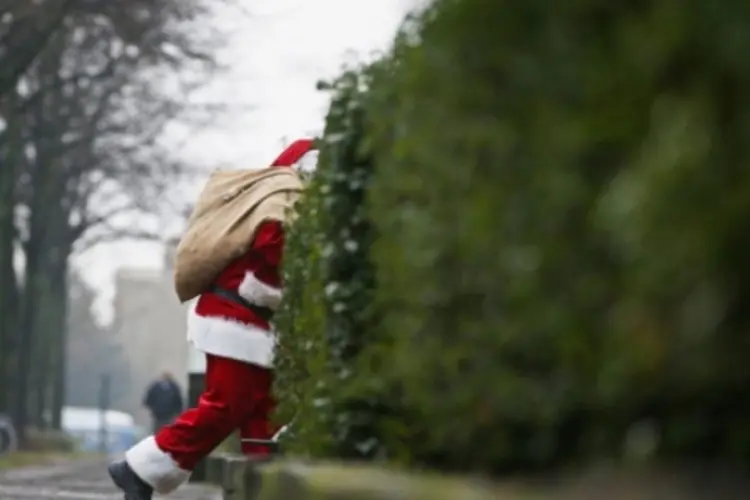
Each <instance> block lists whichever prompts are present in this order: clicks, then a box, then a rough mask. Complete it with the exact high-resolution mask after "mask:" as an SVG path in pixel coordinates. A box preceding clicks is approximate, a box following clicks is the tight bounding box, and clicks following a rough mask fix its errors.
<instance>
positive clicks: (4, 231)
mask: <svg viewBox="0 0 750 500" xmlns="http://www.w3.org/2000/svg"><path fill="white" fill-rule="evenodd" d="M16 97H17V96H16V94H15V92H12V93H10V94H9V95H8V96H7V99H6V100H5V102H4V103H3V104H4V106H3V116H4V117H6V121H7V129H6V131H5V133H6V134H7V135H6V142H5V144H4V147H3V151H2V153H3V154H2V163H1V164H0V412H8V413H9V414H10V416H11V418H12V419H13V422H14V424H15V425H17V424H18V423H19V422H21V421H22V420H23V418H24V416H23V415H24V414H23V413H22V412H21V411H19V408H17V405H16V402H17V401H18V398H17V393H18V387H17V385H16V382H17V373H18V369H17V368H18V366H17V361H18V360H17V354H18V347H19V346H18V330H17V327H18V323H17V320H18V313H17V311H18V303H19V297H18V278H17V276H16V272H15V268H14V266H13V256H14V244H15V242H16V228H15V222H14V215H15V207H16V177H17V175H18V171H19V168H18V167H19V165H18V164H19V161H20V152H21V151H22V147H23V145H22V143H21V125H22V124H21V123H20V122H19V120H18V119H17V115H16V114H15V113H14V110H15V107H16V103H17V101H16Z"/></svg>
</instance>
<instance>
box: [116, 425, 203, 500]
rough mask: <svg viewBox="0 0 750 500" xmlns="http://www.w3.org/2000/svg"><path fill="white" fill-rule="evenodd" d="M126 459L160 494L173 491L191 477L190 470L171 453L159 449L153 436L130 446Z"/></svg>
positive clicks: (134, 470)
mask: <svg viewBox="0 0 750 500" xmlns="http://www.w3.org/2000/svg"><path fill="white" fill-rule="evenodd" d="M125 460H126V461H127V462H128V465H130V468H131V469H133V472H135V473H136V474H137V475H138V477H140V478H141V479H142V480H143V481H144V482H146V483H148V484H149V485H150V486H151V487H152V488H153V489H154V491H155V492H156V493H159V494H160V495H166V494H167V493H171V492H172V491H174V490H176V489H177V487H179V486H180V485H181V484H182V483H184V482H185V481H187V480H188V478H189V477H190V471H187V470H185V469H181V468H180V466H179V465H177V464H176V463H175V461H174V460H172V457H170V456H169V454H167V453H166V452H164V451H162V450H161V449H159V447H158V446H157V445H156V440H155V439H154V437H153V436H149V437H147V438H146V439H144V440H142V441H141V442H139V443H137V444H136V445H135V446H133V447H132V448H130V449H129V450H128V451H127V452H126V453H125Z"/></svg>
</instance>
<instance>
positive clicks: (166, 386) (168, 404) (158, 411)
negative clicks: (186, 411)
mask: <svg viewBox="0 0 750 500" xmlns="http://www.w3.org/2000/svg"><path fill="white" fill-rule="evenodd" d="M143 405H144V406H145V407H146V408H148V409H149V410H150V411H151V414H152V415H153V416H154V417H155V418H159V419H162V418H171V417H174V416H176V415H177V414H179V413H180V412H181V411H182V408H183V402H182V393H181V391H180V387H179V386H178V385H177V384H176V383H175V382H174V381H171V380H164V379H162V380H157V381H155V382H154V383H153V384H151V385H150V386H149V388H148V390H147V391H146V395H145V396H144V398H143Z"/></svg>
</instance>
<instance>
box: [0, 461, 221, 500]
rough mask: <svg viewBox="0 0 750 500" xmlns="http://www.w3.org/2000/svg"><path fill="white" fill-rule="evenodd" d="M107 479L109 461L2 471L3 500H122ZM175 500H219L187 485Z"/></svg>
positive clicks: (213, 492) (212, 492) (205, 490)
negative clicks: (107, 463) (107, 462)
mask: <svg viewBox="0 0 750 500" xmlns="http://www.w3.org/2000/svg"><path fill="white" fill-rule="evenodd" d="M122 498H123V497H122V493H119V492H118V491H117V489H116V488H115V487H114V486H113V485H112V483H111V482H110V480H109V477H108V476H107V471H106V461H81V462H76V463H73V464H58V465H50V466H44V467H37V468H24V469H16V470H10V471H3V472H0V499H2V500H53V499H55V500H63V499H64V500H122ZM168 498H169V499H173V500H220V499H221V495H220V493H219V492H218V491H217V490H215V489H212V488H209V487H206V486H198V485H193V484H188V485H186V486H185V487H184V488H183V489H182V490H180V491H179V492H176V493H173V494H172V495H170V496H169V497H168Z"/></svg>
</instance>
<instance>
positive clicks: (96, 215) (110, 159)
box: [0, 0, 217, 434]
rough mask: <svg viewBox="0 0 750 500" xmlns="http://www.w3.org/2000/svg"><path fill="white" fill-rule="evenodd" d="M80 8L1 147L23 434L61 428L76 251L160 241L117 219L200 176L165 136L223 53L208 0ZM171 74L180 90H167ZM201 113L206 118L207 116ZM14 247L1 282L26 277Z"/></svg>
mask: <svg viewBox="0 0 750 500" xmlns="http://www.w3.org/2000/svg"><path fill="white" fill-rule="evenodd" d="M75 7H76V9H74V10H71V11H69V12H68V14H67V15H66V16H64V19H63V20H62V22H61V27H60V28H59V29H58V30H57V31H56V32H55V33H53V34H52V35H50V41H49V43H48V44H47V46H46V48H45V49H44V50H43V51H42V52H41V53H40V54H39V55H38V56H37V57H36V58H35V61H34V62H33V64H31V66H29V67H28V68H27V71H26V73H25V74H24V75H23V76H22V77H21V78H20V79H18V81H17V85H16V88H15V90H14V92H13V93H12V94H13V95H14V99H13V103H12V104H13V105H12V106H11V107H9V108H7V111H6V115H5V116H7V118H6V122H7V125H6V129H5V131H4V132H3V135H4V136H5V141H4V143H2V142H0V147H2V148H3V152H4V153H5V156H6V158H11V159H12V161H10V162H9V163H10V164H12V165H13V175H12V177H9V179H5V180H6V181H8V180H10V181H12V182H5V183H3V184H2V189H3V190H5V191H7V192H8V193H10V194H11V197H10V198H9V199H11V200H14V201H13V203H12V205H10V207H11V208H12V212H13V214H14V217H13V222H14V223H13V224H10V223H7V221H6V224H5V225H3V223H2V222H3V220H5V219H2V217H0V235H1V234H4V233H3V231H7V232H9V233H8V234H12V235H13V237H12V238H11V241H15V240H18V241H20V243H21V246H22V248H23V252H24V255H25V272H24V277H23V282H22V286H19V285H18V283H15V281H13V282H11V281H12V280H11V279H10V277H9V278H8V279H7V281H6V285H5V287H1V288H0V290H1V291H0V293H6V294H7V295H8V296H10V295H13V296H14V297H19V299H18V300H17V302H18V304H20V311H21V314H20V317H19V318H17V320H14V321H13V322H11V323H9V324H8V325H7V326H6V329H5V335H3V336H2V339H4V340H5V344H4V345H7V346H8V347H9V349H8V351H7V352H9V353H12V357H9V356H7V355H6V357H5V361H6V364H7V362H8V361H12V362H13V367H12V368H13V369H12V370H7V369H6V371H5V381H6V382H7V380H8V379H7V376H8V374H9V373H10V372H12V373H13V374H14V375H15V378H14V383H13V384H12V386H13V389H14V397H13V398H12V405H11V406H12V414H13V417H14V420H15V421H16V424H17V425H18V426H19V428H20V431H21V434H23V429H24V427H25V425H26V424H27V423H28V421H29V416H31V417H32V420H33V421H34V423H36V424H38V425H42V424H43V423H44V422H43V419H42V418H41V415H43V414H44V413H45V412H46V410H49V409H51V410H52V411H51V414H52V416H53V425H59V414H60V408H61V405H62V401H63V397H64V386H63V383H64V382H63V381H64V376H63V373H64V372H65V355H64V353H65V329H66V321H65V318H66V316H67V302H66V291H67V288H68V286H67V276H68V265H67V263H68V257H69V256H70V254H71V252H72V250H73V247H74V245H75V244H76V242H77V241H80V240H81V239H82V238H83V239H84V240H88V242H87V243H86V244H91V243H92V242H96V241H99V240H101V239H105V238H113V237H122V236H136V237H149V236H154V234H153V233H150V232H149V231H133V230H130V229H131V228H126V227H118V226H117V225H116V224H115V221H116V220H117V219H118V218H120V219H121V218H122V217H123V216H125V215H130V216H131V218H132V216H133V215H149V214H154V213H157V212H158V209H159V203H158V202H159V200H160V199H162V198H163V196H164V194H165V192H166V191H167V190H168V189H169V187H170V185H172V184H173V183H175V182H177V181H179V179H180V177H181V176H184V175H186V174H189V169H188V168H187V167H186V166H185V165H183V164H181V163H180V162H178V161H175V160H174V158H173V157H172V156H171V155H170V153H169V152H168V151H166V150H165V149H164V148H163V147H162V146H161V145H160V143H159V141H158V140H157V139H158V137H159V135H160V134H161V132H162V130H163V128H164V127H165V126H166V125H167V124H168V123H169V122H170V121H172V120H174V119H176V118H178V117H185V116H192V117H195V113H194V112H195V111H196V110H191V109H190V107H189V106H187V105H186V102H188V100H187V98H186V97H187V96H188V95H189V93H190V92H191V91H193V90H195V89H196V88H199V87H200V86H201V85H202V84H204V83H205V82H206V81H207V78H208V77H209V76H210V75H211V74H212V72H213V71H215V70H216V68H217V66H216V64H215V62H214V61H213V58H212V57H211V51H212V50H213V49H214V48H215V47H216V38H215V37H214V35H215V33H209V34H208V37H207V38H206V37H200V36H196V33H200V31H198V32H196V31H195V30H194V29H192V28H193V27H194V23H195V22H197V21H199V20H200V16H203V15H205V14H206V13H207V10H206V7H205V4H203V3H202V2H201V1H199V0H171V1H165V2H159V3H158V6H157V5H156V4H155V3H154V2H151V1H147V0H110V1H108V2H95V1H89V2H86V1H83V0H81V1H80V2H78V3H76V5H75ZM174 75H183V78H180V79H175V78H174ZM170 78H171V80H170ZM160 79H161V80H167V81H171V82H173V85H172V86H171V87H166V86H160V85H159V83H158V81H159V80H160ZM189 111H193V113H188V112H189ZM197 111H198V118H205V116H203V115H205V113H204V112H205V111H207V110H205V109H201V110H197ZM208 111H212V110H208ZM186 113H187V114H186ZM11 124H13V125H14V126H13V127H11V126H10V125H11ZM8 185H10V186H11V187H8ZM13 196H15V199H14V198H13ZM2 210H3V206H0V216H1V215H2V214H3V212H2ZM8 219H10V217H8ZM3 252H5V253H3ZM12 252H13V249H12V248H7V247H6V248H4V249H0V266H2V267H0V278H5V276H6V274H7V275H8V276H12V275H13V269H12V264H9V262H11V261H12V258H10V259H8V260H3V258H4V257H3V256H4V255H11V256H12ZM4 273H5V274H4ZM11 330H13V331H14V333H15V335H13V336H12V338H11V337H10V336H9V335H8V334H7V333H8V331H11ZM0 332H2V331H0ZM9 338H10V340H13V342H8V340H9Z"/></svg>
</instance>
